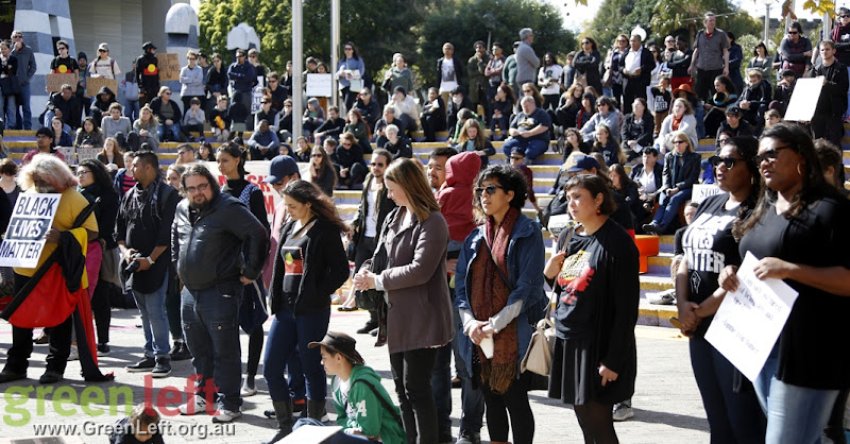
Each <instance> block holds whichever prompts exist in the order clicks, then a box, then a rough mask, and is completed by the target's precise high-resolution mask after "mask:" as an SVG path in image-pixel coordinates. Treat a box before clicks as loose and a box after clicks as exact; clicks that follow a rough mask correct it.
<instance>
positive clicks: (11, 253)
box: [0, 193, 62, 268]
mask: <svg viewBox="0 0 850 444" xmlns="http://www.w3.org/2000/svg"><path fill="white" fill-rule="evenodd" d="M61 197H62V195H61V194H41V193H21V194H19V195H18V201H17V202H15V208H14V210H13V211H12V218H11V220H9V228H7V229H6V238H5V239H3V243H2V244H0V266H4V267H20V268H35V267H36V265H38V259H39V257H41V252H42V250H44V244H45V240H44V236H45V235H46V234H47V231H48V230H50V227H51V226H52V225H53V217H54V216H55V215H56V209H57V208H58V207H59V198H61Z"/></svg>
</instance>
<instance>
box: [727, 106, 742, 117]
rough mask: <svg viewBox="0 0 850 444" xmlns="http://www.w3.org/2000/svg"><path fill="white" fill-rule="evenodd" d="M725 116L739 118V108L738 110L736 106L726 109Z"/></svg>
mask: <svg viewBox="0 0 850 444" xmlns="http://www.w3.org/2000/svg"><path fill="white" fill-rule="evenodd" d="M726 115H727V116H740V115H741V108H738V107H737V106H730V107H729V108H726Z"/></svg>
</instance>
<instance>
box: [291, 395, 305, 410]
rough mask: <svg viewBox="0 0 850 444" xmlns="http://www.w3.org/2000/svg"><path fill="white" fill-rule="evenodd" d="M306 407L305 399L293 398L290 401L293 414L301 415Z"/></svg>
mask: <svg viewBox="0 0 850 444" xmlns="http://www.w3.org/2000/svg"><path fill="white" fill-rule="evenodd" d="M305 407H307V398H293V399H292V412H293V413H301V412H303V411H304V408H305Z"/></svg>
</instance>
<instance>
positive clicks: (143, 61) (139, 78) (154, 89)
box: [136, 51, 159, 98]
mask: <svg viewBox="0 0 850 444" xmlns="http://www.w3.org/2000/svg"><path fill="white" fill-rule="evenodd" d="M151 65H153V70H148V69H147V68H148V67H150V66H151ZM136 83H138V84H139V89H140V90H142V92H143V93H145V94H148V96H149V97H148V98H152V97H153V96H155V95H156V94H157V93H158V92H159V65H158V62H157V59H156V55H154V54H151V53H149V52H147V51H145V53H144V54H142V55H141V56H139V58H138V59H136Z"/></svg>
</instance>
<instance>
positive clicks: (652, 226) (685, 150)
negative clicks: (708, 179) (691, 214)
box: [643, 131, 702, 234]
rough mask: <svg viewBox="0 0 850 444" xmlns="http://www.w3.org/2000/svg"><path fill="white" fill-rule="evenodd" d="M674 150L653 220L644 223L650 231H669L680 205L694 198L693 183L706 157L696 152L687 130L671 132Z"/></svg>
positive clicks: (666, 162) (666, 159)
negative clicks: (703, 158)
mask: <svg viewBox="0 0 850 444" xmlns="http://www.w3.org/2000/svg"><path fill="white" fill-rule="evenodd" d="M671 136H672V137H671V140H672V143H673V147H674V148H673V151H671V152H669V153H667V155H666V156H664V179H663V184H662V185H661V189H660V190H659V192H658V194H659V195H660V196H661V199H660V200H659V202H658V209H657V210H656V211H655V216H654V217H653V218H652V222H650V223H648V224H644V225H643V231H644V232H646V233H647V234H667V233H668V232H670V231H671V230H672V229H673V228H675V227H674V226H673V221H674V220H675V219H676V218H678V216H679V208H681V206H682V205H684V204H685V202H687V201H689V200H690V199H691V192H692V191H693V186H694V184H695V183H697V180H698V179H699V172H700V161H701V160H702V157H701V156H700V155H699V154H698V153H695V152H694V147H693V145H692V144H691V139H690V138H689V137H688V135H687V134H685V132H684V131H676V132H674V133H673V134H672V135H671Z"/></svg>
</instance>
